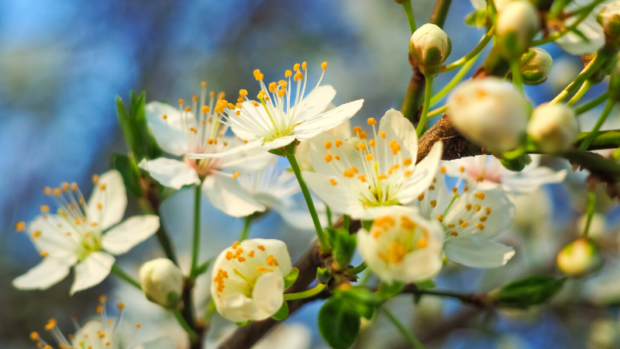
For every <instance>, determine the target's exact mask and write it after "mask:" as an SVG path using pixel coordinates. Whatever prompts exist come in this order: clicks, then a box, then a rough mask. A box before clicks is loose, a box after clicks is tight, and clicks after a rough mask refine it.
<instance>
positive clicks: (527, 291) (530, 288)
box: [493, 276, 566, 308]
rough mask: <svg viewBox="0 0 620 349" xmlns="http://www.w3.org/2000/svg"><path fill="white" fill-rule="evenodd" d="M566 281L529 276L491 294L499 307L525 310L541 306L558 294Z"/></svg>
mask: <svg viewBox="0 0 620 349" xmlns="http://www.w3.org/2000/svg"><path fill="white" fill-rule="evenodd" d="M564 281H566V279H559V280H558V279H555V278H552V277H549V276H530V277H526V278H523V279H520V280H515V281H512V282H509V283H508V284H506V285H504V286H503V287H502V288H501V289H500V290H499V291H497V292H496V293H495V294H493V297H494V298H495V299H496V301H497V304H498V305H499V306H504V307H511V308H527V307H529V306H532V305H538V304H543V303H545V302H547V301H548V300H550V299H551V297H553V296H554V295H555V294H556V293H558V292H559V291H560V290H561V289H562V286H563V285H564Z"/></svg>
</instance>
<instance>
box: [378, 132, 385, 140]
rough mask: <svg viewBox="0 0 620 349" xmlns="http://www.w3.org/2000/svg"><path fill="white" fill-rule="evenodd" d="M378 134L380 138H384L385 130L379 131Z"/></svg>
mask: <svg viewBox="0 0 620 349" xmlns="http://www.w3.org/2000/svg"><path fill="white" fill-rule="evenodd" d="M379 135H380V136H381V138H383V139H385V131H381V132H379Z"/></svg>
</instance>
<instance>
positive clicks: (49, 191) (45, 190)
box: [43, 187, 52, 195]
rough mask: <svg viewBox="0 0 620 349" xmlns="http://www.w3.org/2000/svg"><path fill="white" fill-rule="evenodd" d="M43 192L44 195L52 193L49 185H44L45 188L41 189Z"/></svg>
mask: <svg viewBox="0 0 620 349" xmlns="http://www.w3.org/2000/svg"><path fill="white" fill-rule="evenodd" d="M43 193H44V194H45V195H52V188H50V187H45V189H43Z"/></svg>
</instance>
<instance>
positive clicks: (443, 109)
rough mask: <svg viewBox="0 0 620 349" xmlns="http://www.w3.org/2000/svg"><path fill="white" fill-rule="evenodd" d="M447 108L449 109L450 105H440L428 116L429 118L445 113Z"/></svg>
mask: <svg viewBox="0 0 620 349" xmlns="http://www.w3.org/2000/svg"><path fill="white" fill-rule="evenodd" d="M446 110H448V105H444V106H443V107H439V108H437V109H435V110H433V111H431V112H429V113H428V115H427V116H426V117H427V118H429V119H430V118H434V117H435V116H438V115H441V114H443V113H445V112H446Z"/></svg>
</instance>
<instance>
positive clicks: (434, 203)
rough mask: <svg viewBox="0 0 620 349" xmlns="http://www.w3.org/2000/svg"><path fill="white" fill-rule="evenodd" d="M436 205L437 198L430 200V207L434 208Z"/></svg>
mask: <svg viewBox="0 0 620 349" xmlns="http://www.w3.org/2000/svg"><path fill="white" fill-rule="evenodd" d="M435 206H437V200H431V207H432V208H435Z"/></svg>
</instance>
